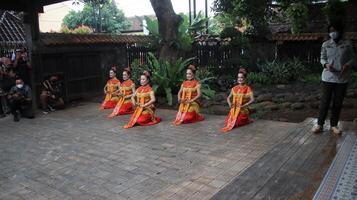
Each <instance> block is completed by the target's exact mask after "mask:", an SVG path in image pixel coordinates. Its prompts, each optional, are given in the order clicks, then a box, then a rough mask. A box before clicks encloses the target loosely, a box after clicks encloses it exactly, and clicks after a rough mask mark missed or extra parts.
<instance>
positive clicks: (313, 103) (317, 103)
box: [310, 101, 320, 109]
mask: <svg viewBox="0 0 357 200" xmlns="http://www.w3.org/2000/svg"><path fill="white" fill-rule="evenodd" d="M319 107H320V102H319V101H313V102H311V103H310V108H313V109H319Z"/></svg>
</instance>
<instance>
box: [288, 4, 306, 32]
mask: <svg viewBox="0 0 357 200" xmlns="http://www.w3.org/2000/svg"><path fill="white" fill-rule="evenodd" d="M286 14H287V16H288V18H289V20H290V22H291V24H292V27H291V32H292V33H293V34H298V33H301V32H302V31H304V29H306V27H307V21H308V14H309V13H308V8H307V5H306V4H304V3H302V2H298V3H292V4H290V5H289V7H288V8H287V9H286Z"/></svg>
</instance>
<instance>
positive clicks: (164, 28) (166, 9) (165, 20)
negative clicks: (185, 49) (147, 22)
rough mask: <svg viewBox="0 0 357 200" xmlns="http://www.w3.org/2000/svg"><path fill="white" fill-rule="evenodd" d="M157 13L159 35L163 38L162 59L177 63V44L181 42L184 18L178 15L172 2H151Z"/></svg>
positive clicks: (152, 0) (160, 0) (161, 0)
mask: <svg viewBox="0 0 357 200" xmlns="http://www.w3.org/2000/svg"><path fill="white" fill-rule="evenodd" d="M150 2H151V5H152V7H153V9H154V11H155V14H156V17H157V20H158V23H159V33H160V35H161V37H162V44H161V49H160V58H161V59H163V60H166V61H169V62H170V63H173V62H175V61H176V59H177V57H178V54H179V50H178V48H177V46H176V45H175V43H176V44H177V42H178V40H179V37H178V36H179V35H178V29H179V25H180V23H181V21H182V17H181V16H180V15H177V14H176V13H175V11H174V9H173V7H172V4H171V0H150Z"/></svg>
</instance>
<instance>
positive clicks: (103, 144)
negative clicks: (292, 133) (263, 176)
mask: <svg viewBox="0 0 357 200" xmlns="http://www.w3.org/2000/svg"><path fill="white" fill-rule="evenodd" d="M98 106H99V105H98V104H95V103H86V104H83V105H81V106H78V107H75V108H70V109H67V110H64V111H58V112H54V113H51V114H49V115H42V116H38V117H37V118H36V119H33V120H29V119H21V121H20V122H19V123H15V122H13V121H12V118H11V117H7V118H4V119H0V199H4V200H12V199H24V200H42V199H51V200H54V199H58V200H69V199H73V200H81V199H86V200H90V199H113V200H116V199H135V200H140V199H194V200H197V199H209V198H210V197H212V196H213V195H214V194H215V193H216V192H218V191H219V190H220V189H221V188H222V187H224V186H225V185H226V184H227V183H229V182H230V181H231V180H232V179H233V178H234V177H236V176H238V175H239V174H240V173H241V172H242V171H243V170H244V169H245V168H247V167H248V166H250V165H251V164H252V163H254V161H255V160H257V159H258V158H259V157H260V156H262V155H263V154H264V153H266V152H267V151H268V150H269V149H271V148H272V147H273V146H274V144H275V143H276V142H277V141H279V140H280V139H281V138H282V137H284V136H286V134H288V132H289V130H292V129H293V128H294V127H295V126H296V124H291V123H284V122H272V121H264V120H259V121H256V122H254V123H252V124H249V125H247V126H244V127H241V128H239V129H235V130H234V131H232V132H231V133H230V134H226V135H222V134H221V133H220V132H219V128H221V127H222V125H223V120H224V116H213V115H206V116H205V117H206V120H205V121H203V122H200V123H196V124H187V125H182V126H179V127H175V126H173V125H171V124H170V123H169V122H170V121H172V120H173V118H174V115H175V112H174V111H169V110H159V111H158V115H159V116H160V117H162V119H163V122H161V123H160V124H158V125H155V126H150V127H134V128H132V129H129V130H123V128H122V126H123V125H124V124H125V123H126V122H127V121H128V119H129V116H121V117H117V118H115V119H112V120H108V119H106V118H105V116H106V115H107V114H108V113H109V111H102V112H101V111H98Z"/></svg>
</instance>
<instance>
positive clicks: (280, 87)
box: [275, 84, 287, 89]
mask: <svg viewBox="0 0 357 200" xmlns="http://www.w3.org/2000/svg"><path fill="white" fill-rule="evenodd" d="M275 87H276V88H278V89H285V88H287V87H286V85H284V84H279V85H276V86H275Z"/></svg>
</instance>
